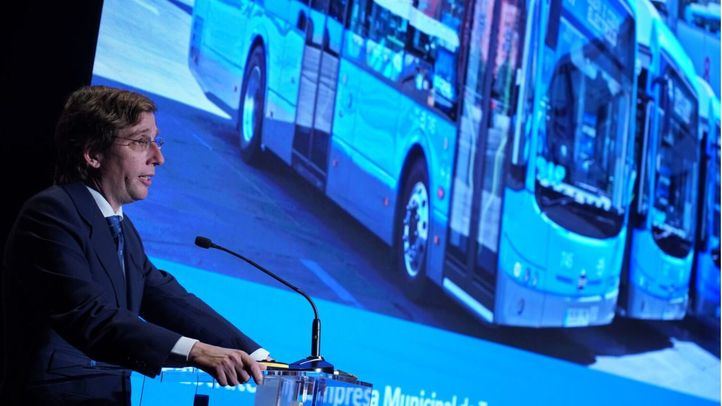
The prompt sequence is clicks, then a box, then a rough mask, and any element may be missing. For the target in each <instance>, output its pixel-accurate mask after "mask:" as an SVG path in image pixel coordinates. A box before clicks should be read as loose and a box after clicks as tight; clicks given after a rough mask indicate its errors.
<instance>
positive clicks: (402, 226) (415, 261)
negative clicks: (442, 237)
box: [394, 159, 431, 302]
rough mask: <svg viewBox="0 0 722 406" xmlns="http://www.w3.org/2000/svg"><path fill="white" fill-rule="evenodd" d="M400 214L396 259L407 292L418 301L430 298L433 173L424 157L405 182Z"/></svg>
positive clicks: (397, 225)
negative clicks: (428, 260)
mask: <svg viewBox="0 0 722 406" xmlns="http://www.w3.org/2000/svg"><path fill="white" fill-rule="evenodd" d="M400 197H401V199H400V200H399V203H398V210H397V214H396V239H395V244H394V247H395V251H396V255H395V256H396V263H397V268H398V269H399V271H400V273H401V276H402V278H403V280H404V291H405V293H406V295H407V296H408V297H409V298H410V299H412V300H414V301H417V302H421V301H427V300H428V297H427V293H428V292H429V287H430V286H429V285H430V284H429V280H428V278H427V276H426V257H427V255H428V250H429V234H430V233H429V227H430V220H431V207H430V203H431V200H430V194H429V176H428V174H427V171H426V165H425V163H424V160H423V159H417V160H416V161H415V162H414V163H413V164H412V166H411V168H410V170H409V173H408V176H407V177H406V181H405V182H404V186H403V191H402V194H401V196H400Z"/></svg>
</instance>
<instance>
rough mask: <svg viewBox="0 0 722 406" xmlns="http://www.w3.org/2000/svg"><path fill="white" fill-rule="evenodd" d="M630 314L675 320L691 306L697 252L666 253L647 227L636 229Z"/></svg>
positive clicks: (632, 255)
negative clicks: (676, 255)
mask: <svg viewBox="0 0 722 406" xmlns="http://www.w3.org/2000/svg"><path fill="white" fill-rule="evenodd" d="M633 233H634V235H633V237H632V238H633V244H634V245H633V248H634V249H633V250H632V251H631V253H630V255H631V257H630V261H629V262H630V270H629V278H630V282H631V284H632V285H633V286H634V287H636V288H637V289H631V290H630V292H629V299H628V305H627V306H628V307H627V314H628V315H630V316H632V317H635V318H641V319H662V320H675V319H681V318H682V317H684V314H685V312H686V309H687V301H688V294H687V291H688V286H689V277H690V272H691V269H692V256H693V252H692V251H690V253H689V254H688V255H687V256H686V257H685V258H675V257H673V256H670V255H665V253H664V252H662V250H660V248H659V246H658V245H657V243H656V242H655V241H654V239H653V238H652V234H651V233H650V232H648V231H647V230H634V231H633Z"/></svg>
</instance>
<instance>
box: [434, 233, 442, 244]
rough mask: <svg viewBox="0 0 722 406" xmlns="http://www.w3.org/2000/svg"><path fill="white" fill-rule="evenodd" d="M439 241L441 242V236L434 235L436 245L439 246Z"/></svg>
mask: <svg viewBox="0 0 722 406" xmlns="http://www.w3.org/2000/svg"><path fill="white" fill-rule="evenodd" d="M439 240H441V239H440V238H439V236H438V235H434V245H439Z"/></svg>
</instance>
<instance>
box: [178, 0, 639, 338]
mask: <svg viewBox="0 0 722 406" xmlns="http://www.w3.org/2000/svg"><path fill="white" fill-rule="evenodd" d="M635 60H636V33H635V19H634V12H633V9H632V6H631V4H630V3H629V2H627V1H625V0H576V1H573V0H551V1H541V0H528V1H527V0H498V1H494V0H476V1H462V0H424V1H393V0H306V1H264V2H262V3H261V2H254V1H250V0H197V1H196V3H195V7H194V12H193V23H192V32H191V39H190V49H189V65H190V68H191V70H192V72H193V74H194V75H195V77H196V78H197V80H198V82H199V83H200V85H201V86H202V88H203V89H204V91H205V92H206V94H207V95H208V96H209V98H211V99H212V100H213V101H214V102H216V103H217V104H218V105H219V106H221V107H223V108H225V109H226V110H227V111H228V112H229V113H231V115H232V117H233V119H234V122H236V123H237V129H238V133H239V140H240V149H241V158H242V159H244V160H245V161H247V162H251V163H252V162H254V161H256V160H258V159H259V158H260V157H261V156H262V155H261V152H263V151H265V150H268V151H271V152H273V153H274V154H275V155H277V156H278V157H279V158H280V159H281V160H282V161H284V162H285V163H286V164H288V165H290V166H291V167H292V168H294V169H295V170H296V171H297V172H298V173H299V174H300V175H301V176H303V177H304V178H306V179H307V180H309V181H310V182H311V184H313V185H315V186H316V187H317V188H318V189H319V190H320V191H322V192H323V193H325V194H326V195H327V196H328V197H329V198H330V199H332V200H333V201H335V202H336V203H338V204H339V205H340V206H341V207H342V208H344V209H345V210H346V211H347V212H348V213H350V214H351V215H352V216H353V217H354V218H356V219H357V220H358V221H360V222H361V223H362V224H364V225H365V226H366V227H367V228H368V229H369V230H371V231H372V232H373V233H375V234H376V235H377V236H378V237H380V238H381V239H382V240H383V241H385V242H386V243H387V244H388V245H389V246H391V247H393V250H394V253H395V259H396V262H397V268H398V269H399V272H400V273H401V274H402V275H403V277H404V278H405V282H406V283H405V284H404V285H405V288H406V292H407V293H408V295H409V296H410V297H412V298H415V299H419V300H425V299H426V298H427V296H428V295H429V294H431V292H433V291H431V290H429V287H430V286H432V284H436V285H438V286H441V287H442V288H443V290H444V291H445V292H446V293H448V294H449V295H451V296H452V297H454V298H456V299H457V300H458V301H459V302H460V303H462V304H463V305H465V306H466V307H468V308H469V309H470V310H471V311H472V312H473V313H474V314H476V315H478V316H479V317H480V318H481V319H483V320H485V321H487V322H491V323H498V324H506V325H519V326H533V327H545V326H586V325H597V324H605V323H609V322H610V321H611V320H612V318H613V317H614V314H615V304H616V301H617V296H618V292H619V278H620V271H621V264H622V257H623V248H624V245H625V240H626V228H625V225H626V223H627V216H628V208H629V203H630V200H631V192H632V183H631V182H632V181H633V179H634V174H635V167H634V165H635V164H634V151H633V148H634V137H633V136H632V135H633V134H634V123H635V121H634V115H633V114H632V112H633V111H634V103H635V100H636V96H635V93H636V76H635V72H634V65H635V63H634V62H635Z"/></svg>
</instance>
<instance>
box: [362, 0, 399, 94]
mask: <svg viewBox="0 0 722 406" xmlns="http://www.w3.org/2000/svg"><path fill="white" fill-rule="evenodd" d="M407 26H408V21H407V20H406V19H404V18H402V17H401V16H398V15H396V14H394V13H393V12H392V11H391V10H389V9H387V8H384V7H382V6H380V5H379V4H378V3H373V5H372V7H371V14H370V18H369V35H368V39H367V40H366V66H368V67H369V68H370V69H371V70H373V71H376V72H378V73H379V74H381V76H383V77H385V78H387V79H389V80H391V81H392V82H396V81H397V80H399V76H400V75H401V68H402V63H403V57H404V42H405V38H406V28H407Z"/></svg>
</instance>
